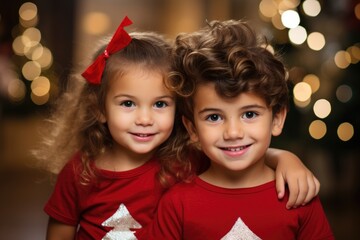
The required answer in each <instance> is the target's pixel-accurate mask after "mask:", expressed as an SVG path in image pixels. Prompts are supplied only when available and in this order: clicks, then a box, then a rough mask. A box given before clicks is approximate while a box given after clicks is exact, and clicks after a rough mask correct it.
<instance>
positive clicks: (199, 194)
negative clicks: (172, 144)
mask: <svg viewBox="0 0 360 240" xmlns="http://www.w3.org/2000/svg"><path fill="white" fill-rule="evenodd" d="M174 70H175V71H174V72H173V74H172V75H171V78H170V81H169V82H168V83H167V84H168V86H169V87H170V88H171V89H174V90H175V91H176V92H177V93H178V95H179V101H180V104H179V105H178V106H179V111H180V113H181V114H182V115H183V117H182V120H183V123H184V126H185V128H186V130H187V132H188V133H189V136H190V139H188V138H186V134H185V133H184V134H183V136H184V139H182V140H179V142H182V143H183V147H180V148H179V149H180V150H179V155H181V154H182V151H188V150H189V148H191V147H195V148H200V149H201V150H202V151H203V152H204V153H205V155H206V156H207V157H208V158H209V159H210V166H209V167H208V169H207V170H206V171H205V172H203V173H202V174H200V175H199V176H197V177H196V176H194V177H193V179H192V181H190V182H188V183H182V184H178V185H176V186H175V187H173V188H172V189H170V190H169V191H168V192H167V193H166V194H165V195H164V196H163V198H162V199H161V201H160V204H159V208H158V213H157V217H156V219H155V223H154V224H153V226H152V228H151V236H152V237H153V238H154V239H186V240H191V239H334V236H333V234H332V231H331V229H330V226H329V223H328V221H327V219H326V216H325V213H324V211H323V209H322V206H321V203H320V200H319V198H318V197H315V198H314V200H313V201H312V202H310V203H309V204H308V205H306V206H304V207H301V208H297V209H294V210H287V209H286V207H285V205H286V201H287V198H288V195H287V196H286V197H285V199H283V200H281V201H279V200H278V198H277V196H276V190H275V182H274V179H275V173H274V171H273V170H272V169H271V168H269V167H268V166H266V164H265V152H266V150H267V149H268V148H269V145H270V142H271V136H278V135H280V133H281V131H282V128H283V125H284V122H285V118H286V113H287V110H288V89H287V83H286V70H285V67H284V65H283V64H282V63H281V62H280V61H279V60H278V59H277V58H276V57H275V56H274V55H273V54H271V53H270V52H269V51H268V50H267V49H266V48H265V47H264V45H263V44H262V43H261V42H260V41H258V39H257V36H256V34H255V33H254V31H253V30H252V29H251V28H250V27H249V25H247V24H246V23H244V22H241V21H233V20H230V21H225V22H219V21H214V22H211V23H210V24H209V26H208V27H206V28H204V29H202V30H200V31H198V32H195V33H191V34H183V35H180V36H179V37H178V38H177V40H176V49H175V60H174ZM184 131H185V129H184ZM189 140H190V141H189ZM189 142H191V143H192V144H190V145H189ZM183 165H184V166H186V164H183ZM179 166H181V165H179Z"/></svg>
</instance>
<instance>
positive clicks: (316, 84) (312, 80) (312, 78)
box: [303, 74, 320, 93]
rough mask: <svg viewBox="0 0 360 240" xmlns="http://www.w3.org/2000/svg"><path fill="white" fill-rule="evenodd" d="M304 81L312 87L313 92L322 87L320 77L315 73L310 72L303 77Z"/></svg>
mask: <svg viewBox="0 0 360 240" xmlns="http://www.w3.org/2000/svg"><path fill="white" fill-rule="evenodd" d="M303 82H305V83H307V84H309V85H310V87H311V92H312V93H315V92H316V91H317V90H319V88H320V79H319V78H318V76H316V75H315V74H308V75H306V76H305V77H304V78H303Z"/></svg>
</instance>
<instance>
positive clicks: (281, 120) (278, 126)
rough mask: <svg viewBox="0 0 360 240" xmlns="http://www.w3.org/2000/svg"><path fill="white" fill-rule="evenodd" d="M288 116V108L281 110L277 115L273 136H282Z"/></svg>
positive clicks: (274, 121) (274, 120)
mask: <svg viewBox="0 0 360 240" xmlns="http://www.w3.org/2000/svg"><path fill="white" fill-rule="evenodd" d="M286 114H287V109H286V108H284V109H282V110H280V112H278V113H277V114H275V116H274V119H273V123H272V124H273V126H272V131H271V133H272V135H273V136H279V135H280V134H281V132H282V129H283V127H284V124H285V119H286Z"/></svg>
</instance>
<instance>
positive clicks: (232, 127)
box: [223, 119, 244, 140]
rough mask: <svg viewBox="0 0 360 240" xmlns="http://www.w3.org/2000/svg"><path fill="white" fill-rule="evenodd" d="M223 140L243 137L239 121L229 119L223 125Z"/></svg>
mask: <svg viewBox="0 0 360 240" xmlns="http://www.w3.org/2000/svg"><path fill="white" fill-rule="evenodd" d="M223 135H224V139H225V140H232V139H239V138H243V137H244V129H243V126H242V125H241V122H240V120H237V119H230V120H229V121H227V122H226V123H225V125H224V134H223Z"/></svg>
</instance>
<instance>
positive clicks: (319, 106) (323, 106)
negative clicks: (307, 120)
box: [313, 99, 331, 118]
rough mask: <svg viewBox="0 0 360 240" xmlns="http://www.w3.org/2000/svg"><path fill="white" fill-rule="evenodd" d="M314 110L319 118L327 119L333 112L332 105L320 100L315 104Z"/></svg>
mask: <svg viewBox="0 0 360 240" xmlns="http://www.w3.org/2000/svg"><path fill="white" fill-rule="evenodd" d="M313 110H314V113H315V115H316V116H317V117H318V118H326V117H327V116H329V114H330V112H331V104H330V102H329V101H328V100H326V99H319V100H317V101H316V102H315V104H314V107H313Z"/></svg>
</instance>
